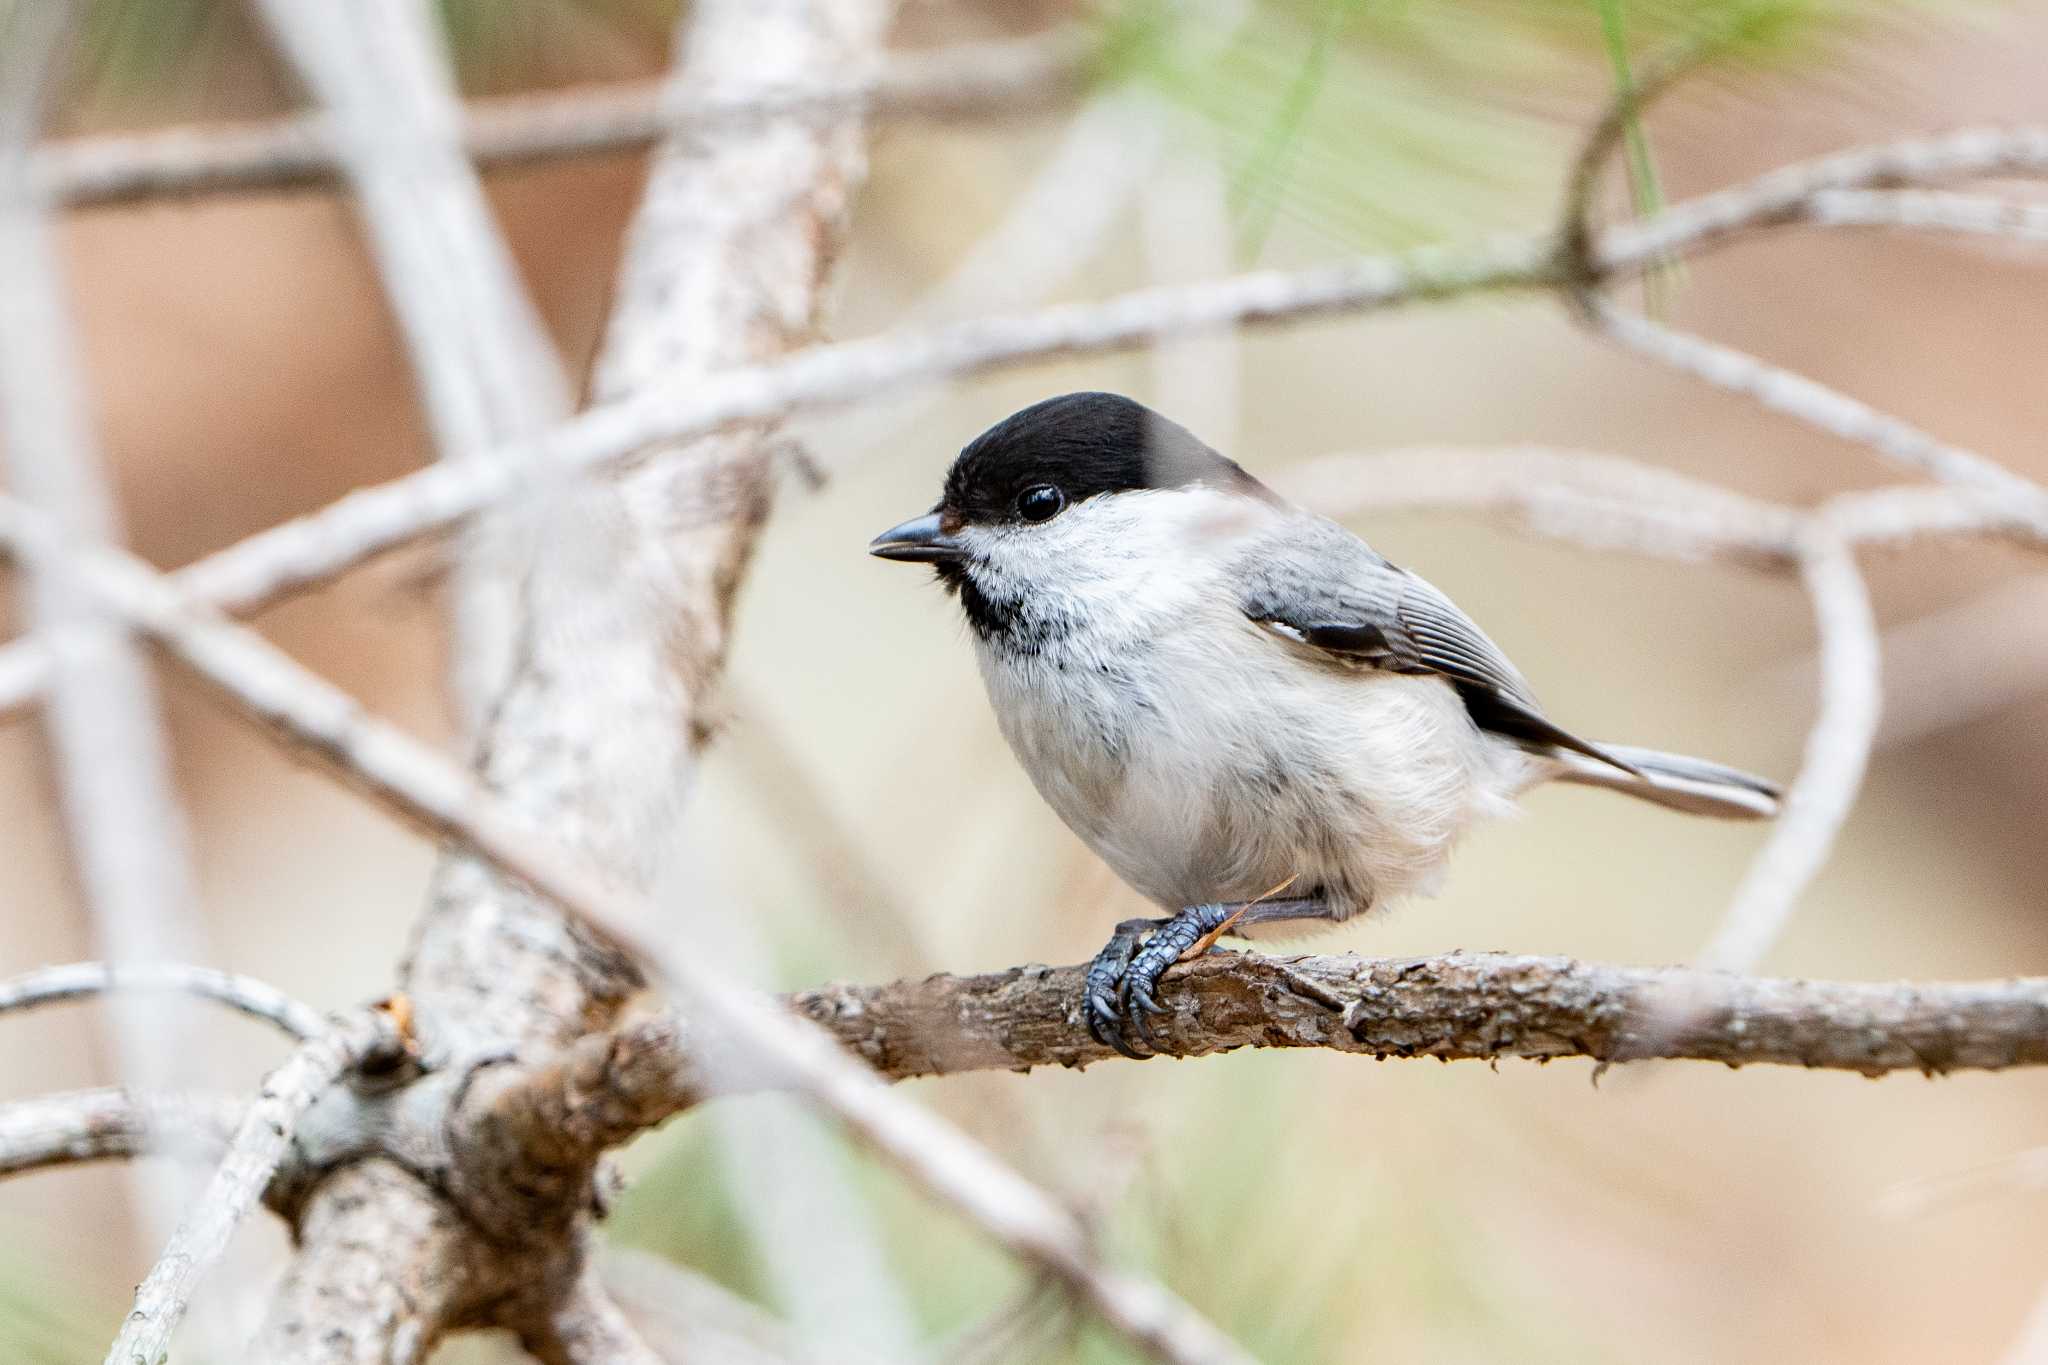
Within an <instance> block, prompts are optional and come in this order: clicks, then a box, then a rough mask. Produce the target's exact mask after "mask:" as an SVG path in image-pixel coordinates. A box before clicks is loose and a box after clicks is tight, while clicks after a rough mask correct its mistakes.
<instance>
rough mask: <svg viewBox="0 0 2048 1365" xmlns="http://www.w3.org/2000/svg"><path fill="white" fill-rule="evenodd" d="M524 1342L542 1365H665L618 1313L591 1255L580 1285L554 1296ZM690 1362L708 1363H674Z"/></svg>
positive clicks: (576, 1283)
mask: <svg viewBox="0 0 2048 1365" xmlns="http://www.w3.org/2000/svg"><path fill="white" fill-rule="evenodd" d="M589 1251H591V1252H594V1251H595V1248H590V1249H589ZM520 1341H521V1344H522V1345H524V1346H525V1347H526V1349H527V1350H528V1351H530V1352H532V1353H533V1356H534V1358H535V1359H536V1360H538V1361H540V1362H541V1365H662V1362H663V1359H664V1357H663V1356H662V1355H661V1354H660V1353H658V1352H657V1351H656V1350H655V1349H654V1347H653V1346H651V1345H650V1344H649V1343H648V1341H647V1339H646V1338H645V1337H644V1336H642V1335H641V1333H640V1329H639V1328H637V1327H635V1326H634V1325H633V1324H632V1323H631V1322H630V1321H628V1320H627V1318H626V1315H625V1313H623V1312H622V1311H620V1308H619V1305H618V1302H617V1300H615V1299H614V1298H613V1297H612V1294H611V1290H610V1289H608V1288H607V1287H606V1286H605V1283H604V1281H603V1279H602V1278H601V1277H600V1272H599V1269H598V1265H597V1262H596V1261H595V1259H594V1258H592V1257H590V1256H588V1255H586V1259H585V1260H584V1263H583V1266H582V1273H581V1274H579V1275H578V1276H577V1278H576V1282H575V1283H574V1284H573V1285H571V1286H570V1287H569V1288H568V1289H567V1290H566V1291H565V1292H563V1293H561V1294H559V1295H555V1296H552V1301H551V1302H550V1303H549V1304H548V1305H547V1307H546V1309H545V1310H544V1312H543V1316H542V1321H541V1322H540V1323H539V1324H538V1325H536V1326H534V1327H530V1328H528V1329H527V1330H526V1331H525V1332H523V1333H521V1334H520ZM690 1358H696V1359H708V1358H710V1357H708V1356H697V1357H683V1356H678V1357H676V1359H677V1360H679V1361H680V1360H683V1359H690ZM717 1359H719V1360H721V1361H723V1360H725V1359H726V1357H724V1356H719V1357H717Z"/></svg>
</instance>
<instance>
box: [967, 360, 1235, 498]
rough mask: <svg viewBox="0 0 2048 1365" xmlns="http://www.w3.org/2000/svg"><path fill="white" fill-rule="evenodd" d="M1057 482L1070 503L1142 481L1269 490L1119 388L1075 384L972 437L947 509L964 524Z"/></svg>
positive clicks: (1170, 485)
mask: <svg viewBox="0 0 2048 1365" xmlns="http://www.w3.org/2000/svg"><path fill="white" fill-rule="evenodd" d="M1045 483H1049V484H1053V485H1055V486H1056V487H1058V488H1059V490H1060V491H1061V492H1062V493H1064V494H1065V495H1066V499H1067V501H1068V502H1069V503H1077V502H1081V501H1083V500H1085V499H1087V498H1092V497H1094V496H1095V495H1096V494H1098V493H1121V492H1127V491H1130V490H1132V489H1140V488H1185V487H1187V486H1189V485H1190V484H1205V485H1208V486H1209V487H1212V488H1220V489H1227V490H1230V491H1233V492H1239V493H1247V494H1251V495H1253V496H1257V497H1263V498H1270V497H1271V496H1272V494H1271V493H1270V492H1268V491H1267V489H1266V487H1265V485H1264V484H1262V483H1260V482H1259V481H1258V480H1257V479H1255V478H1253V477H1252V476H1251V475H1250V474H1247V473H1246V472H1245V471H1244V470H1243V469H1242V468H1241V467H1239V465H1238V464H1237V463H1236V462H1235V461H1234V460H1230V459H1226V458H1225V457H1224V456H1222V455H1220V454H1218V453H1217V452H1216V451H1214V450H1212V449H1211V448H1210V447H1209V446H1207V445H1205V444H1204V443H1203V442H1202V440H1201V439H1200V438H1199V437H1197V436H1196V435H1195V434H1194V433H1193V432H1191V431H1189V430H1188V429H1187V428H1186V427H1184V426H1182V425H1180V424H1179V423H1178V422H1175V421H1172V420H1170V419H1168V418H1165V417H1162V416H1160V415H1159V414H1158V413H1156V412H1154V411H1152V409H1150V408H1148V407H1146V406H1145V405H1144V404H1143V403H1139V402H1136V401H1134V400H1132V399H1129V398H1125V397H1124V396H1123V395H1122V394H1115V393H1067V394H1061V395H1060V396H1059V397H1057V398H1048V399H1046V400H1044V401H1043V402H1039V403H1033V404H1032V405H1031V406H1030V407H1028V408H1025V409H1023V410H1022V411H1019V412H1014V413H1012V414H1010V415H1009V416H1008V417H1005V418H1004V419H1003V420H1002V421H1000V422H998V423H996V424H995V425H994V426H992V427H990V428H989V429H988V430H987V431H984V432H983V433H981V435H979V436H977V437H975V438H974V439H973V440H972V441H969V442H968V443H967V445H966V447H965V448H963V449H962V450H961V452H960V456H959V458H958V459H956V460H954V461H953V468H952V470H951V471H950V472H948V473H947V475H946V491H945V497H944V498H943V499H942V500H941V501H940V503H939V508H938V511H939V513H940V515H941V516H942V517H943V518H945V519H946V520H947V521H949V522H953V523H955V524H978V525H987V524H990V523H993V522H999V521H1004V520H1008V519H1012V518H1014V517H1015V516H1016V506H1017V495H1018V494H1019V493H1021V492H1023V491H1024V490H1025V489H1027V488H1030V487H1033V486H1034V485H1037V484H1045Z"/></svg>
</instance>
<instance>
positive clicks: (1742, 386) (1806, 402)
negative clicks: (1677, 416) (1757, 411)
mask: <svg viewBox="0 0 2048 1365" xmlns="http://www.w3.org/2000/svg"><path fill="white" fill-rule="evenodd" d="M1583 303H1584V314H1585V316H1586V318H1587V321H1588V322H1589V323H1590V324H1591V325H1592V327H1593V328H1594V329H1595V330H1596V331H1597V332H1599V334H1600V335H1602V336H1605V337H1607V338H1609V339H1610V340H1612V341H1614V342H1616V343H1617V344H1619V345H1621V346H1623V347H1625V348H1626V349H1628V350H1631V351H1634V352H1636V353H1637V354H1639V355H1642V356H1644V357H1646V358H1647V359H1650V360H1654V361H1656V362H1658V363H1659V364H1662V365H1665V366H1668V367H1669V368H1671V369H1674V370H1677V371H1678V372H1680V373H1681V374H1689V375H1691V376H1692V377H1693V378H1695V379H1698V380H1701V381H1703V382H1705V383H1707V384H1710V385H1712V386H1714V387H1715V388H1719V389H1726V390H1727V391H1728V392H1730V393H1734V394H1739V395H1741V396H1742V397H1744V398H1747V399H1749V400H1750V401H1752V402H1754V403H1756V404H1757V405H1758V406H1760V407H1763V408H1767V409H1769V410H1770V411H1772V412H1776V413H1780V414H1782V415H1784V416H1786V417H1790V418H1792V419H1793V420H1794V421H1797V422H1801V423H1804V424H1805V425H1807V426H1810V427H1813V428H1815V429H1816V430H1818V431H1823V432H1826V433H1827V434H1829V435H1831V436H1835V437H1838V438H1840V439H1841V440H1844V441H1848V442H1850V443H1852V444H1855V445H1860V446H1863V447H1864V448H1866V449H1868V450H1872V451H1875V452H1876V453H1877V454H1878V455H1880V456H1882V457H1883V458H1884V459H1886V460H1889V461H1890V462H1891V463H1893V464H1895V465H1898V466H1900V467H1901V468H1904V469H1910V470H1913V471H1915V472H1917V473H1921V474H1928V475H1931V476H1933V477H1934V478H1937V479H1940V480H1942V481H1943V482H1945V483H1952V484H1957V485H1961V486H1964V487H1977V488H1981V489H1987V490H1990V491H1993V492H1996V493H2000V494H2002V495H2005V496H2006V497H2008V498H2010V499H2011V500H2012V503H2013V512H2014V515H2016V516H2024V517H2026V518H2027V519H2028V521H2029V523H2030V524H2032V525H2034V526H2036V527H2038V528H2040V529H2041V531H2042V533H2043V534H2044V535H2048V491H2044V490H2043V489H2042V488H2041V487H2040V486H2039V485H2037V484H2034V483H2032V482H2030V481H2029V480H2027V479H2024V478H2021V477H2020V476H2019V475H2017V474H2014V473H2013V472H2012V471H2011V470H2009V469H2006V468H2005V467H2004V466H2003V465H2000V464H1999V463H1998V462H1997V461H1995V460H1993V459H1991V458H1990V457H1989V456H1986V455H1981V454H1979V453H1977V452H1976V451H1974V450H1966V449H1964V448H1963V447H1961V446H1957V445H1952V444H1950V443H1949V442H1946V441H1943V440H1940V439H1939V438H1937V437H1934V436H1930V435H1929V434H1928V433H1926V432H1924V431H1922V430H1920V429H1919V428H1918V427H1916V426H1913V425H1912V424H1911V423H1908V422H1904V421H1901V420H1900V419H1898V418H1896V417H1893V416H1890V415H1889V414H1887V413H1883V412H1879V411H1878V410H1877V409H1875V408H1873V407H1871V406H1870V405H1869V404H1867V403H1864V402H1861V401H1859V400H1857V399H1854V398H1851V397H1849V396H1848V395H1847V394H1843V393H1839V392H1837V391H1836V390H1834V389H1831V388H1829V387H1828V386H1827V385H1825V384H1822V383H1819V382H1818V381H1816V380H1812V379H1808V378H1807V377H1806V376H1804V375H1801V374H1796V373H1794V372H1793V371H1791V370H1788V369H1785V368H1784V367H1782V366H1778V365H1773V364H1771V363H1770V362H1768V361H1765V360H1759V359H1758V358H1757V357H1755V356H1752V355H1749V354H1747V353H1746V352H1743V351H1737V350H1734V349H1732V348H1730V347H1727V346H1722V345H1720V344H1718V343H1716V342H1712V341H1708V340H1706V339H1705V338H1703V337H1696V336H1692V335H1689V334H1687V333H1685V332H1681V331H1679V330H1678V329H1676V328H1673V327H1667V326H1665V325H1664V324H1662V323H1659V322H1653V321H1651V320H1650V319H1648V318H1645V317H1639V316H1636V315H1634V314H1631V313H1629V312H1626V311H1625V310H1623V309H1619V308H1616V307H1615V306H1614V305H1613V304H1611V303H1609V302H1607V301H1606V300H1605V299H1600V298H1593V297H1588V298H1586V299H1584V300H1583Z"/></svg>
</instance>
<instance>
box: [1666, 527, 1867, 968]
mask: <svg viewBox="0 0 2048 1365" xmlns="http://www.w3.org/2000/svg"><path fill="white" fill-rule="evenodd" d="M1800 551H1801V552H1800V556H1799V572H1800V580H1801V582H1802V583H1804V585H1805V587H1806V593H1807V597H1808V598H1809V600H1810V601H1811V602H1812V604H1813V616H1814V626H1815V629H1816V631H1817V633H1818V635H1819V638H1820V655H1819V657H1820V697H1819V704H1818V706H1817V708H1816V711H1815V715H1814V721H1813V726H1812V728H1811V729H1810V730H1809V731H1808V732H1807V736H1806V752H1805V756H1804V757H1803V758H1802V759H1801V761H1800V765H1799V775H1798V776H1797V777H1795V778H1794V779H1793V780H1792V784H1791V785H1790V786H1789V787H1787V788H1786V790H1785V798H1784V802H1783V804H1782V806H1781V808H1780V810H1779V812H1778V820H1777V823H1776V824H1775V825H1773V826H1772V828H1771V833H1770V837H1769V838H1768V839H1766V840H1765V842H1764V846H1763V848H1762V849H1761V850H1759V851H1758V852H1757V855H1756V857H1755V858H1754V859H1752V860H1751V862H1750V865H1749V868H1748V870H1747V871H1746V872H1744V874H1743V878H1742V883H1741V885H1740V886H1738V887H1737V888H1736V891H1735V897H1734V899H1733V901H1732V902H1731V903H1730V904H1729V906H1728V909H1727V911H1726V912H1725V913H1724V914H1723V915H1722V917H1721V921H1720V923H1719V924H1718V925H1716V926H1715V929H1714V932H1713V935H1712V936H1711V937H1710V938H1709V939H1708V940H1707V943H1706V946H1705V947H1703V948H1702V949H1701V950H1700V953H1699V961H1700V962H1701V964H1702V965H1704V966H1708V967H1718V968H1723V969H1725V970H1730V971H1746V970H1748V969H1749V968H1751V967H1754V966H1755V965H1756V964H1757V963H1758V962H1760V961H1762V960H1763V956H1764V954H1765V953H1767V952H1768V951H1770V948H1771V946H1772V945H1773V944H1774V943H1776V942H1777V940H1778V936H1779V935H1780V934H1781V933H1782V932H1783V931H1784V927H1785V924H1786V922H1787V921H1788V920H1789V919H1790V918H1791V916H1792V911H1793V909H1794V908H1795V907H1796V906H1797V905H1798V903H1799V897H1800V895H1801V894H1802V893H1804V891H1805V890H1806V887H1807V885H1808V884H1809V883H1810V882H1812V880H1813V878H1814V876H1815V875H1816V874H1817V873H1819V871H1820V869H1821V868H1822V866H1823V865H1825V864H1826V862H1827V859H1828V855H1829V853H1830V852H1832V851H1833V849H1834V846H1835V836H1836V835H1837V834H1839V833H1840V832H1841V828H1842V824H1843V822H1844V821H1846V820H1847V819H1848V818H1849V810H1850V808H1851V807H1852V806H1853V805H1855V802H1856V793H1857V791H1858V790H1859V789H1860V788H1861V787H1862V785H1863V773H1864V770H1865V769H1866V768H1867V767H1868V766H1869V764H1870V752H1871V749H1872V747H1873V746H1874V745H1875V744H1876V742H1877V722H1878V716H1879V713H1880V711H1881V709H1882V702H1883V687H1882V683H1881V681H1880V672H1881V669H1882V665H1883V656H1882V653H1881V651H1880V649H1879V647H1878V640H1877V618H1876V614H1875V613H1874V612H1873V610H1872V609H1871V605H1870V590H1869V588H1868V587H1867V586H1866V585H1865V584H1864V581H1863V575H1862V573H1861V572H1860V571H1858V569H1857V567H1856V552H1855V549H1854V547H1853V546H1852V545H1851V544H1850V543H1849V541H1848V539H1847V538H1846V537H1844V536H1843V535H1841V534H1840V533H1839V532H1838V531H1837V530H1835V528H1834V527H1833V525H1832V524H1831V523H1830V522H1829V521H1828V518H1827V515H1826V513H1825V511H1823V512H1822V513H1821V514H1820V515H1819V516H1817V517H1815V518H1814V519H1813V521H1812V522H1811V523H1810V524H1809V525H1808V527H1807V528H1806V531H1805V534H1804V535H1803V536H1802V537H1801V542H1800Z"/></svg>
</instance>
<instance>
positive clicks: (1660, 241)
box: [1588, 126, 2048, 278]
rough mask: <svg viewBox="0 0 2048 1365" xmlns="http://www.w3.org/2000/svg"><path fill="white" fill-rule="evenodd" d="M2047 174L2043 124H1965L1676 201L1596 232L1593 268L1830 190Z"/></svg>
mask: <svg viewBox="0 0 2048 1365" xmlns="http://www.w3.org/2000/svg"><path fill="white" fill-rule="evenodd" d="M2044 173H2048V126H2021V127H2016V128H1965V129H1961V130H1959V131H1956V132H1951V133H1941V134H1936V135H1934V136H1931V137H1918V138H1908V139H1906V140H1904V141H1899V142H1886V143H1879V144H1876V145H1874V146H1869V147H1856V148H1852V149H1850V150H1848V151H1845V152H1837V153H1835V154H1834V155H1832V156H1826V157H1821V158H1818V159H1816V160H1813V161H1801V162H1795V163H1794V164H1792V165H1790V166H1783V167H1780V168H1779V169H1777V170H1774V171H1771V172H1769V173H1768V174H1765V175H1762V176H1759V177H1758V178H1756V179H1755V180H1751V181H1747V182H1745V183H1743V184H1741V185H1734V186H1730V187H1729V188H1728V189H1725V190H1717V191H1715V192H1714V193H1712V194H1705V195H1701V196H1700V197H1699V198H1697V199H1690V200H1687V201H1686V202H1684V203H1682V204H1677V205H1674V206H1672V207H1671V208H1669V209H1666V210H1665V211H1664V212H1662V213H1660V214H1658V215H1657V216H1656V217H1654V218H1647V219H1644V220H1643V221H1641V222H1639V223H1632V224H1623V225H1619V226H1615V227H1611V228H1608V229H1606V230H1605V231H1603V232H1601V233H1600V234H1598V240H1597V242H1596V243H1595V245H1594V248H1593V250H1592V251H1591V253H1590V255H1589V258H1588V260H1589V264H1590V265H1591V267H1592V270H1593V273H1594V274H1595V275H1597V276H1600V277H1603V278H1605V277H1610V276H1612V275H1613V274H1615V273H1616V272H1617V271H1620V270H1636V269H1641V268H1643V267H1644V266H1645V265H1646V264H1648V263H1651V262H1655V261H1659V260H1664V259H1668V258H1670V257H1672V256H1674V255H1676V254H1678V253H1681V252H1684V253H1692V252H1698V251H1702V250H1705V249H1707V248H1709V247H1714V246H1718V245H1720V244H1722V243H1723V242H1726V241H1729V240H1731V239H1733V238H1735V237H1737V236H1740V235H1743V234H1747V233H1750V232H1754V231H1758V230H1762V229H1767V228H1773V227H1779V226H1783V225H1785V224H1789V223H1799V222H1804V221H1806V220H1807V213H1808V206H1809V205H1810V204H1812V203H1813V202H1814V201H1815V199H1816V198H1818V197H1820V196H1823V195H1825V194H1827V193H1829V192H1832V191H1837V190H1866V189H1889V188H1897V187H1902V186H1923V185H1929V184H1939V183H1942V182H1945V181H1954V180H1965V179H1974V178H1977V177H1983V176H2036V175H2042V174H2044Z"/></svg>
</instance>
